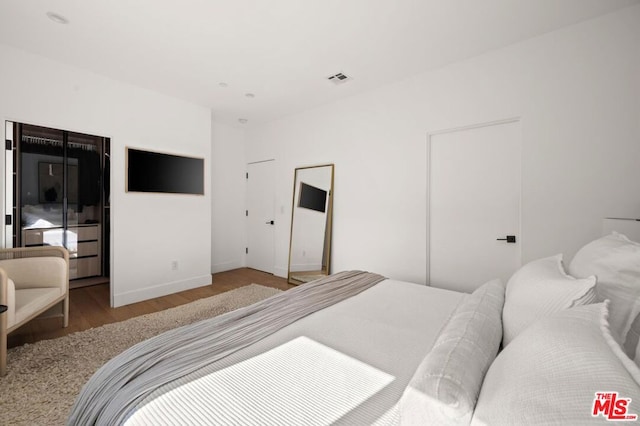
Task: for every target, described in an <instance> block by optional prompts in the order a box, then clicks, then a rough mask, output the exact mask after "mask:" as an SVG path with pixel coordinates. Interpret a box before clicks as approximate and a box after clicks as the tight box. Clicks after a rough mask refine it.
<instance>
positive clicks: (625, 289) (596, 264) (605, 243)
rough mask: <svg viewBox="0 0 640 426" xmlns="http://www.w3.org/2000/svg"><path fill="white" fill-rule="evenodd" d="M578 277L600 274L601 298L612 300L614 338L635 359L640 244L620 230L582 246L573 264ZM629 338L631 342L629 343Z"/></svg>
mask: <svg viewBox="0 0 640 426" xmlns="http://www.w3.org/2000/svg"><path fill="white" fill-rule="evenodd" d="M569 273H570V274H571V275H573V276H574V277H585V276H588V275H595V276H596V277H598V283H597V284H596V294H597V296H598V301H603V300H607V299H608V300H610V301H611V309H610V310H611V314H610V320H609V321H610V323H611V329H612V333H613V335H614V337H616V338H618V339H619V341H620V342H621V343H623V344H624V347H625V351H626V352H627V355H629V356H630V357H631V358H634V356H635V355H636V345H637V344H638V331H639V330H637V329H636V328H635V327H634V331H633V332H631V333H629V331H630V329H631V326H632V324H633V322H634V321H635V319H636V317H638V314H640V244H638V243H635V242H633V241H630V240H629V239H628V238H627V237H625V236H624V235H622V234H619V233H617V232H614V233H612V234H611V235H607V236H606V237H602V238H599V239H597V240H595V241H592V242H590V243H589V244H587V245H585V246H584V247H582V248H581V249H580V250H579V251H578V253H576V255H575V257H574V258H573V260H572V261H571V263H570V264H569ZM627 339H629V342H627Z"/></svg>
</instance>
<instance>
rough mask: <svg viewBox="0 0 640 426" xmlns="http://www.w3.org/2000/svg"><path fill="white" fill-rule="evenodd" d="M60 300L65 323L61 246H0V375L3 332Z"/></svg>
mask: <svg viewBox="0 0 640 426" xmlns="http://www.w3.org/2000/svg"><path fill="white" fill-rule="evenodd" d="M59 303H62V316H63V317H64V319H63V327H67V326H68V325H69V252H68V251H67V250H66V249H65V248H63V247H26V248H12V249H0V305H4V306H6V307H7V311H6V312H4V313H0V376H4V375H5V374H6V371H7V334H9V333H11V332H12V331H14V330H16V329H17V328H18V327H20V326H22V325H24V324H26V323H27V322H29V321H30V320H32V319H33V318H35V317H37V316H38V315H40V314H42V313H43V312H45V311H47V310H49V309H50V308H52V307H54V306H55V305H57V304H59Z"/></svg>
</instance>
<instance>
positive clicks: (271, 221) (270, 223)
mask: <svg viewBox="0 0 640 426" xmlns="http://www.w3.org/2000/svg"><path fill="white" fill-rule="evenodd" d="M265 223H266V224H267V225H274V224H275V222H274V221H273V220H268V221H266V222H265Z"/></svg>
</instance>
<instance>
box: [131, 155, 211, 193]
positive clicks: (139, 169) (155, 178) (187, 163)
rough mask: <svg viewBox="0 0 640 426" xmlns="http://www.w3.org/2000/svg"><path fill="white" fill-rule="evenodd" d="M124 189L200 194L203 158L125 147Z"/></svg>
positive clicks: (202, 190)
mask: <svg viewBox="0 0 640 426" xmlns="http://www.w3.org/2000/svg"><path fill="white" fill-rule="evenodd" d="M127 191H129V192H168V193H172V194H198V195H204V159H202V158H192V157H182V156H179V155H170V154H161V153H159V152H151V151H142V150H139V149H133V148H127Z"/></svg>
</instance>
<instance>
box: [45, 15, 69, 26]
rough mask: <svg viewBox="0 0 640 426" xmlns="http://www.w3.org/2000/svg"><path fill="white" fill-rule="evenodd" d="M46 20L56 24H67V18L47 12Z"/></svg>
mask: <svg viewBox="0 0 640 426" xmlns="http://www.w3.org/2000/svg"><path fill="white" fill-rule="evenodd" d="M47 18H49V19H51V20H52V21H53V22H55V23H56V24H62V25H66V24H68V23H69V20H68V19H67V18H65V17H64V16H62V15H60V14H58V13H55V12H47Z"/></svg>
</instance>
